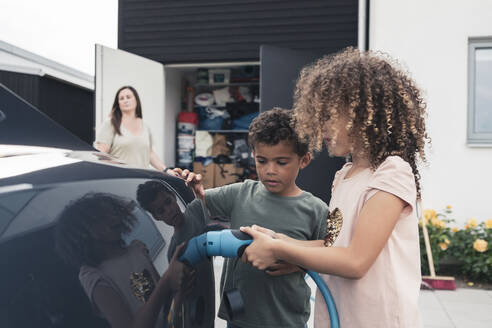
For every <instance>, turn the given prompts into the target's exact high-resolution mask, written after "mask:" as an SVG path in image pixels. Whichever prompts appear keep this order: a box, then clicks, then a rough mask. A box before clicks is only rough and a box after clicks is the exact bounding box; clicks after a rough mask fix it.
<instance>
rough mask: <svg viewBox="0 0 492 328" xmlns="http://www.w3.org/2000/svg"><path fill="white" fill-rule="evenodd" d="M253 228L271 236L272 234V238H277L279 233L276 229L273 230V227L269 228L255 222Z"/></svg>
mask: <svg viewBox="0 0 492 328" xmlns="http://www.w3.org/2000/svg"><path fill="white" fill-rule="evenodd" d="M251 228H252V229H253V230H256V231H259V232H262V233H264V234H267V235H269V236H270V237H272V238H277V236H276V235H277V233H276V232H275V231H273V230H271V229H268V228H263V227H260V226H259V225H256V224H253V225H252V226H251Z"/></svg>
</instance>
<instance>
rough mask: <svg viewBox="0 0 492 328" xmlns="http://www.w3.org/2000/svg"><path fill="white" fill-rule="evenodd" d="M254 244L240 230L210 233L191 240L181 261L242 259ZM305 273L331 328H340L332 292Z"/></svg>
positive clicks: (189, 262)
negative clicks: (318, 293) (320, 297)
mask: <svg viewBox="0 0 492 328" xmlns="http://www.w3.org/2000/svg"><path fill="white" fill-rule="evenodd" d="M252 242H253V240H252V238H251V236H250V235H248V234H246V233H244V232H242V231H240V230H229V229H225V230H221V231H209V232H207V233H204V234H201V235H199V236H196V237H193V238H192V239H190V240H189V241H188V244H187V245H186V249H185V251H184V252H183V254H181V256H180V257H179V260H180V261H181V262H184V263H187V264H188V265H190V266H194V265H195V264H197V263H199V262H201V261H202V260H205V259H206V258H208V257H209V256H223V257H241V256H242V255H243V253H244V250H245V249H246V247H248V245H249V244H251V243H252ZM305 271H306V273H307V274H308V275H309V276H310V277H311V278H312V279H313V280H314V282H315V283H316V285H317V286H318V288H319V290H320V291H321V294H322V295H323V297H324V299H325V302H326V306H327V307H328V312H329V314H330V326H331V327H332V328H339V327H340V321H339V318H338V312H337V309H336V305H335V302H334V301H333V298H332V296H331V293H330V290H329V289H328V287H327V286H326V284H325V283H324V281H323V279H321V277H320V276H319V275H318V274H317V273H316V272H313V271H310V270H305Z"/></svg>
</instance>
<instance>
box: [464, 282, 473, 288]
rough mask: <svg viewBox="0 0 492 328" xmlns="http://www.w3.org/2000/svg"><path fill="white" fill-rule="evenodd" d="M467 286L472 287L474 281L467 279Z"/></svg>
mask: <svg viewBox="0 0 492 328" xmlns="http://www.w3.org/2000/svg"><path fill="white" fill-rule="evenodd" d="M466 284H467V285H468V286H470V287H472V286H473V285H474V283H473V282H472V281H469V282H467V283H466Z"/></svg>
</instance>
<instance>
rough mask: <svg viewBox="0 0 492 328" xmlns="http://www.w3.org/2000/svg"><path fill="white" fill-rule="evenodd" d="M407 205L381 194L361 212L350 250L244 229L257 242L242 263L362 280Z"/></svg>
mask: <svg viewBox="0 0 492 328" xmlns="http://www.w3.org/2000/svg"><path fill="white" fill-rule="evenodd" d="M406 205H407V204H406V203H405V202H404V201H403V200H402V199H400V198H399V197H396V196H394V195H393V194H390V193H387V192H384V191H379V192H377V193H376V194H375V195H374V196H373V197H371V198H370V199H369V200H368V201H367V203H366V204H365V205H364V207H363V208H362V210H361V213H360V215H359V218H358V220H357V223H356V225H355V229H354V234H353V236H352V240H351V242H350V245H349V246H348V247H308V246H309V244H308V243H306V242H300V241H298V242H295V243H294V242H291V241H285V240H282V239H273V238H272V237H270V236H269V235H267V234H264V233H261V232H259V231H255V230H254V229H252V228H250V227H246V228H242V229H241V230H242V231H243V232H246V233H248V234H250V235H251V236H252V237H253V238H254V239H255V241H254V242H253V243H252V244H251V245H250V246H248V247H247V248H246V251H245V252H244V255H243V261H248V262H250V263H251V264H252V265H254V266H255V267H257V268H258V269H260V270H263V269H265V268H267V267H269V266H270V265H272V264H273V263H275V261H277V260H283V261H286V262H291V263H295V264H297V265H299V266H301V267H303V268H306V269H310V270H313V271H316V272H320V273H327V274H333V275H337V276H341V277H345V278H353V279H359V278H362V277H363V276H364V275H365V274H366V272H367V271H368V270H369V268H370V267H371V266H372V264H373V263H374V262H375V261H376V258H377V257H378V255H379V253H380V252H381V250H382V249H383V248H384V246H385V245H386V243H387V241H388V239H389V236H390V235H391V232H392V231H393V228H394V227H395V225H396V222H397V221H398V218H399V217H400V214H401V212H402V211H403V209H404V207H405V206H406Z"/></svg>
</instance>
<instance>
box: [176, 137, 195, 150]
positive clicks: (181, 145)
mask: <svg viewBox="0 0 492 328" xmlns="http://www.w3.org/2000/svg"><path fill="white" fill-rule="evenodd" d="M194 148H195V137H194V136H190V135H178V149H183V150H189V149H194Z"/></svg>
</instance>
